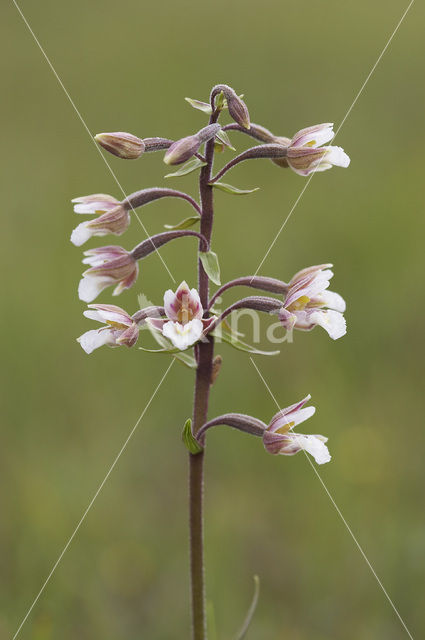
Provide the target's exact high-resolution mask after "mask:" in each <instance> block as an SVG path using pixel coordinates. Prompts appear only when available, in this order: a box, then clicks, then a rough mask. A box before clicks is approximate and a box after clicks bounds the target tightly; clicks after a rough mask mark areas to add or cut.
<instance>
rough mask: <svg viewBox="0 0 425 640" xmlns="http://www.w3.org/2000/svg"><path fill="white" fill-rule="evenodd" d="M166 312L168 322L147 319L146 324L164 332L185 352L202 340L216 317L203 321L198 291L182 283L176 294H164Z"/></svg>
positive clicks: (169, 290) (170, 291) (171, 292)
mask: <svg viewBox="0 0 425 640" xmlns="http://www.w3.org/2000/svg"><path fill="white" fill-rule="evenodd" d="M164 310H165V314H166V316H167V318H168V320H163V319H159V318H147V319H146V322H147V323H148V324H149V325H150V326H151V327H153V328H154V329H157V330H159V331H161V332H162V334H163V335H164V336H165V337H166V338H168V339H169V340H170V341H171V342H172V344H173V345H174V346H175V347H177V349H180V350H182V351H183V350H184V349H187V348H188V347H190V346H191V345H193V344H195V342H198V340H200V339H201V338H202V336H203V335H204V334H205V333H206V331H207V330H208V327H209V326H210V325H211V324H212V322H213V321H214V319H215V318H214V317H211V318H208V319H203V318H202V316H203V313H204V310H203V308H202V305H201V301H200V299H199V293H198V292H197V290H196V289H189V287H188V285H187V284H186V282H182V283H181V285H180V286H179V287H178V289H177V291H176V292H175V293H174V291H172V290H171V289H168V291H166V292H165V294H164Z"/></svg>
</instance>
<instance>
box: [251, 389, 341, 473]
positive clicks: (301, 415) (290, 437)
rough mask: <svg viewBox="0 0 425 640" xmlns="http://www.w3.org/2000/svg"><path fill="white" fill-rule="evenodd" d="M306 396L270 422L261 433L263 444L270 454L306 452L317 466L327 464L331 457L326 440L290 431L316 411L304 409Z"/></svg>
mask: <svg viewBox="0 0 425 640" xmlns="http://www.w3.org/2000/svg"><path fill="white" fill-rule="evenodd" d="M310 397H311V396H309V395H308V396H307V397H306V398H304V399H303V400H301V402H298V403H296V404H293V405H291V406H290V407H287V408H286V409H282V410H281V411H279V413H277V414H276V415H275V416H274V417H273V418H272V420H271V422H270V424H269V425H268V427H267V429H266V430H265V431H264V433H263V444H264V447H265V449H266V451H268V452H269V453H271V454H274V455H283V456H293V455H295V454H296V453H298V452H299V451H302V450H304V451H307V453H309V454H310V455H311V456H313V458H314V459H315V460H316V462H317V464H324V463H325V462H329V460H330V459H331V456H330V454H329V451H328V448H327V446H326V444H325V442H327V440H328V439H327V438H325V437H324V436H321V435H304V434H302V433H294V432H293V431H292V429H293V428H294V427H295V426H296V425H298V424H301V422H304V421H305V420H308V418H311V416H312V415H313V414H314V412H315V411H316V409H315V407H305V408H304V405H305V404H306V403H307V402H308V401H309V400H310Z"/></svg>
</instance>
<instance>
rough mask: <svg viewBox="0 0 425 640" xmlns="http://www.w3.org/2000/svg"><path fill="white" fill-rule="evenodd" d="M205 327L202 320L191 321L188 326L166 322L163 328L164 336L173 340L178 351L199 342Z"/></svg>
mask: <svg viewBox="0 0 425 640" xmlns="http://www.w3.org/2000/svg"><path fill="white" fill-rule="evenodd" d="M203 329H204V325H203V324H202V320H198V319H196V318H195V319H194V320H190V321H189V322H187V323H186V324H181V323H180V322H173V321H170V322H166V323H165V324H164V326H163V328H162V333H163V335H164V336H165V337H166V338H168V339H169V340H171V342H172V343H173V345H174V346H175V347H177V349H180V350H183V349H187V347H190V346H191V345H192V344H194V343H195V342H197V341H198V340H199V338H200V337H201V336H202V332H203Z"/></svg>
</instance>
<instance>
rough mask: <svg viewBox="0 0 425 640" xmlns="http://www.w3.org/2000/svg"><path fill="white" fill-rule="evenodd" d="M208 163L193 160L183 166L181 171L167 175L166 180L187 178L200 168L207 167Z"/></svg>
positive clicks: (197, 159) (196, 159)
mask: <svg viewBox="0 0 425 640" xmlns="http://www.w3.org/2000/svg"><path fill="white" fill-rule="evenodd" d="M205 165H206V162H202V160H199V158H191V159H190V160H188V161H187V162H185V163H184V164H182V165H181V167H180V169H177V171H174V173H167V175H166V176H165V177H166V178H179V177H180V176H186V175H187V174H188V173H192V171H196V169H199V168H200V167H205Z"/></svg>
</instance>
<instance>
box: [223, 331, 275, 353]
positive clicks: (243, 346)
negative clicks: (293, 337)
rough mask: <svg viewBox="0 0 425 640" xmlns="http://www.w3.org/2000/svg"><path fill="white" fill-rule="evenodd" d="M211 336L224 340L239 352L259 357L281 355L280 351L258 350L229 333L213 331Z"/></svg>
mask: <svg viewBox="0 0 425 640" xmlns="http://www.w3.org/2000/svg"><path fill="white" fill-rule="evenodd" d="M211 334H212V335H213V336H214V337H216V338H217V339H218V340H222V341H223V342H226V343H227V344H230V345H231V346H232V347H234V348H235V349H237V350H238V351H245V352H247V353H252V354H254V355H257V356H277V355H278V354H279V353H280V351H263V350H261V349H256V348H255V347H253V346H251V345H250V344H247V343H246V342H243V341H242V340H240V339H239V338H237V337H236V336H235V335H233V334H231V333H227V332H225V331H221V332H220V331H217V329H216V330H215V331H212V332H211Z"/></svg>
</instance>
